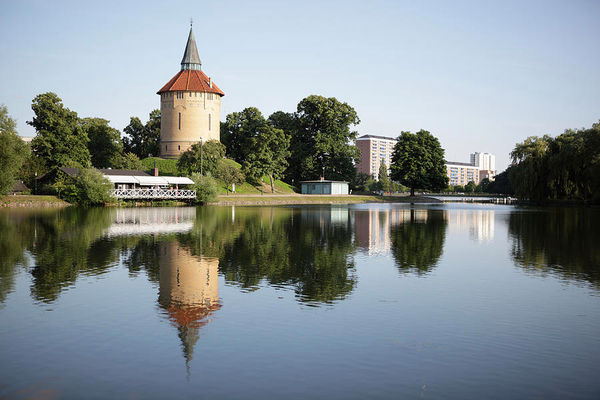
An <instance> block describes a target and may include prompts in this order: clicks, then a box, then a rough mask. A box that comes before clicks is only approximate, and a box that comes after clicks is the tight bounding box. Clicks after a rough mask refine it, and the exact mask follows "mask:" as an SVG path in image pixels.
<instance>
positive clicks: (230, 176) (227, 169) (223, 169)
mask: <svg viewBox="0 0 600 400" xmlns="http://www.w3.org/2000/svg"><path fill="white" fill-rule="evenodd" d="M216 177H217V178H218V179H220V180H222V181H223V182H225V185H226V186H225V189H226V190H227V194H229V187H230V186H231V185H235V184H240V183H242V182H244V179H245V177H244V173H243V172H242V171H241V170H240V169H239V168H238V167H236V166H234V165H232V163H231V162H227V161H226V160H221V161H219V165H218V167H217V171H216Z"/></svg>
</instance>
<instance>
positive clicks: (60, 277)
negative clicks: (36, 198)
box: [0, 208, 118, 302]
mask: <svg viewBox="0 0 600 400" xmlns="http://www.w3.org/2000/svg"><path fill="white" fill-rule="evenodd" d="M110 223H111V213H110V210H107V209H92V210H81V209H75V208H67V209H64V210H59V211H57V210H44V211H39V210H27V211H22V212H21V211H11V213H10V214H3V215H2V217H0V232H1V233H0V249H1V250H2V257H1V259H2V261H1V262H0V301H2V300H3V297H4V295H5V293H6V292H7V291H8V290H10V287H11V286H12V285H11V284H10V282H11V281H12V279H13V276H14V274H15V270H14V269H15V266H16V265H17V264H18V263H20V262H22V261H23V259H24V253H25V251H28V252H29V253H30V254H31V255H32V256H33V258H34V263H33V266H32V268H31V269H30V272H31V275H32V276H33V284H32V286H31V294H32V297H33V298H34V299H36V300H40V301H44V302H51V301H54V300H55V299H56V298H57V297H58V295H59V293H60V291H61V290H62V289H63V288H64V287H67V286H69V285H72V284H73V283H74V282H75V280H76V279H77V276H78V275H79V274H80V273H89V274H94V275H95V274H99V273H102V272H104V271H105V270H106V267H107V266H108V265H109V264H110V263H111V262H114V261H116V260H117V259H118V253H117V252H116V251H113V248H112V245H111V244H110V243H109V242H107V241H105V240H97V239H99V238H100V237H101V235H102V232H103V230H104V229H106V227H107V226H109V225H110Z"/></svg>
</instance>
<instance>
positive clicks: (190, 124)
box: [160, 92, 221, 158]
mask: <svg viewBox="0 0 600 400" xmlns="http://www.w3.org/2000/svg"><path fill="white" fill-rule="evenodd" d="M160 112H161V122H160V156H161V157H163V158H178V157H179V156H180V155H181V154H182V153H183V152H184V151H186V150H187V149H189V148H190V147H191V146H192V145H193V144H195V143H198V142H200V141H201V140H202V141H203V142H206V141H209V140H221V130H220V128H221V127H220V120H221V118H220V115H221V96H220V95H218V94H214V93H204V92H165V93H161V96H160Z"/></svg>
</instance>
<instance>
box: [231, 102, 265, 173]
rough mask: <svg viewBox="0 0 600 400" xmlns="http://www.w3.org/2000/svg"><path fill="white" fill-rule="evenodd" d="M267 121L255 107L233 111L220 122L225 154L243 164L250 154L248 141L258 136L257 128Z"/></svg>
mask: <svg viewBox="0 0 600 400" xmlns="http://www.w3.org/2000/svg"><path fill="white" fill-rule="evenodd" d="M268 124H269V123H268V122H267V120H266V119H265V118H264V117H263V115H262V114H261V112H260V111H259V110H258V108H256V107H247V108H245V109H244V110H242V111H241V112H234V113H231V114H229V115H227V117H226V118H225V122H224V123H222V124H221V141H222V142H223V144H224V145H225V147H226V148H227V156H228V157H229V158H231V159H233V160H235V161H237V162H239V163H240V164H243V163H244V162H245V161H246V159H247V157H248V155H249V154H250V152H249V148H250V142H251V140H252V138H254V137H256V136H258V134H259V128H263V127H265V126H267V125H268Z"/></svg>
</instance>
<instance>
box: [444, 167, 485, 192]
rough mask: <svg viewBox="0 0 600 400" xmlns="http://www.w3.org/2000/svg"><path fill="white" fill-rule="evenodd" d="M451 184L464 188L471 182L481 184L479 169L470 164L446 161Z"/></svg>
mask: <svg viewBox="0 0 600 400" xmlns="http://www.w3.org/2000/svg"><path fill="white" fill-rule="evenodd" d="M446 173H447V175H448V178H449V182H448V183H449V184H450V185H452V186H456V185H461V186H464V185H466V184H467V183H469V182H474V183H476V184H479V167H476V166H475V165H472V164H470V163H463V162H454V161H446Z"/></svg>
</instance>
